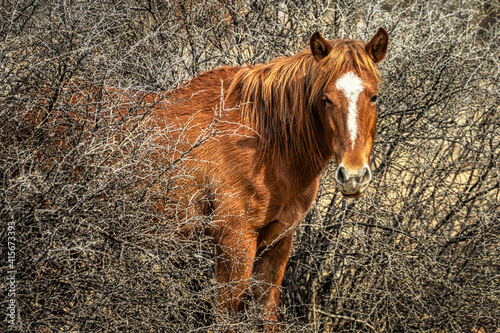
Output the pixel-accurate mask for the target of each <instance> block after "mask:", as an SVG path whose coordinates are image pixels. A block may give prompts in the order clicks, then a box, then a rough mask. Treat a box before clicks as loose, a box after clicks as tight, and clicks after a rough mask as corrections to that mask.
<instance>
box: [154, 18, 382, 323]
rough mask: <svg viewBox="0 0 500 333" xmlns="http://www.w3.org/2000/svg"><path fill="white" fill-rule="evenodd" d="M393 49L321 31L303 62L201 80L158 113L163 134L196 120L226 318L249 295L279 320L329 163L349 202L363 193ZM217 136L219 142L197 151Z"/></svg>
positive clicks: (197, 164) (200, 174)
mask: <svg viewBox="0 0 500 333" xmlns="http://www.w3.org/2000/svg"><path fill="white" fill-rule="evenodd" d="M388 40H389V37H388V33H387V31H386V30H385V29H384V28H382V27H381V28H379V29H378V31H377V32H376V34H375V35H374V36H373V38H372V39H371V40H370V41H369V42H368V43H365V42H363V41H359V40H348V39H340V40H332V41H327V40H325V39H324V38H323V36H322V35H321V34H320V33H319V32H315V33H314V34H312V36H311V37H310V45H309V48H307V49H305V50H303V51H301V52H299V53H297V54H296V55H294V56H290V57H280V58H277V59H274V60H271V61H269V62H268V63H264V64H257V65H247V66H244V67H228V66H226V67H220V68H217V69H214V70H211V71H207V72H204V73H202V74H201V75H199V76H197V77H195V78H193V79H192V80H190V81H189V82H186V83H184V84H183V85H181V86H180V87H179V88H178V89H177V90H175V91H174V92H172V93H171V95H170V100H173V101H175V103H173V102H170V104H168V103H169V102H167V104H168V105H163V106H160V107H159V108H158V109H157V110H156V112H157V116H158V119H161V120H159V122H160V123H161V124H160V125H161V126H166V124H167V123H168V122H171V121H174V122H178V123H179V124H180V125H185V124H186V123H187V122H189V129H187V130H186V131H185V132H184V135H185V137H184V139H185V140H186V141H187V142H188V143H189V144H190V145H191V146H192V147H194V148H193V149H192V150H191V151H190V154H192V155H193V156H194V158H193V159H192V160H193V161H192V162H191V163H192V164H193V168H194V169H196V170H197V172H196V175H195V176H194V183H195V184H209V186H206V187H205V188H204V189H203V191H200V192H201V193H202V195H201V197H200V200H199V201H198V202H199V207H198V208H197V213H198V214H202V215H204V216H206V217H208V218H210V219H211V221H212V224H211V225H210V227H208V228H207V229H208V230H207V231H206V232H207V233H208V234H209V235H210V236H211V238H212V239H213V241H214V243H215V246H216V253H217V257H216V272H215V278H216V281H217V282H218V284H219V286H220V288H219V289H220V290H219V293H218V304H219V307H220V309H221V311H224V312H225V313H230V314H231V313H232V314H236V313H240V312H242V311H244V309H245V299H246V298H247V297H248V295H252V297H253V298H255V299H256V300H258V301H259V302H260V303H261V305H262V309H263V310H262V315H263V318H264V319H265V320H266V321H269V322H270V323H274V322H277V321H278V320H279V304H280V286H281V283H282V280H283V275H284V273H285V266H286V264H287V261H288V259H289V256H290V252H291V249H292V243H293V234H294V230H295V229H296V228H297V227H298V226H299V224H300V222H301V220H302V219H303V218H304V216H305V214H306V213H307V212H308V210H309V209H310V208H311V206H312V204H313V201H314V200H315V197H316V195H317V191H318V187H319V179H320V176H321V175H322V173H323V171H324V170H325V169H326V167H327V165H328V164H329V163H330V160H332V159H334V160H335V162H336V163H337V165H338V167H337V169H336V171H335V179H336V181H337V183H338V186H339V188H340V191H341V193H342V195H343V196H345V197H347V198H358V197H361V196H363V195H364V193H365V190H366V188H367V187H368V185H369V183H370V180H371V177H372V174H371V170H370V166H369V165H370V155H371V151H372V147H373V143H374V140H375V135H376V128H377V126H376V122H377V114H376V104H377V100H378V97H379V95H378V85H379V82H380V75H379V72H378V70H377V68H376V64H377V63H379V62H380V61H382V60H383V59H384V58H385V56H386V53H387V47H388ZM214 115H216V116H217V121H216V124H215V125H214V122H213V119H214ZM188 119H189V120H188ZM163 122H164V123H163ZM209 128H210V133H211V135H212V136H211V137H208V138H207V140H205V141H204V142H203V144H200V145H196V144H195V143H196V142H198V141H199V140H200V137H203V136H204V133H207V129H209ZM250 281H252V282H253V283H250ZM256 282H257V283H256ZM273 327H274V325H273V324H271V325H270V326H268V328H269V330H273Z"/></svg>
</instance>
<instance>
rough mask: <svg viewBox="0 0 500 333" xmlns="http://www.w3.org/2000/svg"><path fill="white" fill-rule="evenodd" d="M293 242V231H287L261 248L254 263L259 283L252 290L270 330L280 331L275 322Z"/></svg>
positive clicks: (266, 325) (266, 328)
mask: <svg viewBox="0 0 500 333" xmlns="http://www.w3.org/2000/svg"><path fill="white" fill-rule="evenodd" d="M292 243H293V233H292V232H287V233H286V234H285V235H283V236H282V237H281V238H280V239H278V240H276V241H275V242H274V244H270V245H268V246H265V247H263V248H261V249H259V251H258V253H257V259H256V261H255V263H254V276H255V278H256V279H257V280H258V281H259V283H257V284H256V285H255V286H254V287H253V288H252V292H253V295H254V296H255V297H257V299H258V300H259V301H260V303H261V305H262V306H263V309H262V312H263V317H264V318H263V319H264V321H265V325H264V326H265V330H266V331H268V332H276V331H279V330H278V328H277V327H276V326H275V325H274V323H275V322H276V321H278V319H279V306H280V291H281V290H280V289H281V283H282V281H283V275H284V274H285V268H286V263H287V261H288V258H289V257H290V252H291V249H292Z"/></svg>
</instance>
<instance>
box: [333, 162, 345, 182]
mask: <svg viewBox="0 0 500 333" xmlns="http://www.w3.org/2000/svg"><path fill="white" fill-rule="evenodd" d="M335 179H336V180H337V181H338V182H339V183H340V184H342V185H343V184H345V182H346V181H347V175H346V171H345V168H344V166H343V165H342V164H341V165H339V167H338V168H337V171H336V172H335Z"/></svg>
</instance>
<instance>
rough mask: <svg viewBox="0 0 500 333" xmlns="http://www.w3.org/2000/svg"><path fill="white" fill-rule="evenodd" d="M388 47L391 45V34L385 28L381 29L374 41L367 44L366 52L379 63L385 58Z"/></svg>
mask: <svg viewBox="0 0 500 333" xmlns="http://www.w3.org/2000/svg"><path fill="white" fill-rule="evenodd" d="M387 45H389V34H388V33H387V31H386V30H385V29H384V28H382V27H380V28H378V31H377V33H376V34H375V36H373V38H372V40H371V41H369V42H368V44H366V47H365V50H366V53H368V55H369V56H370V58H372V59H373V61H375V63H377V62H380V61H382V60H383V59H384V58H385V55H386V54H387Z"/></svg>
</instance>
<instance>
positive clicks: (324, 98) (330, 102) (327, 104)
mask: <svg viewBox="0 0 500 333" xmlns="http://www.w3.org/2000/svg"><path fill="white" fill-rule="evenodd" d="M323 100H324V101H325V104H326V106H330V105H332V104H333V103H332V101H330V100H329V99H328V97H326V96H323Z"/></svg>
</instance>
